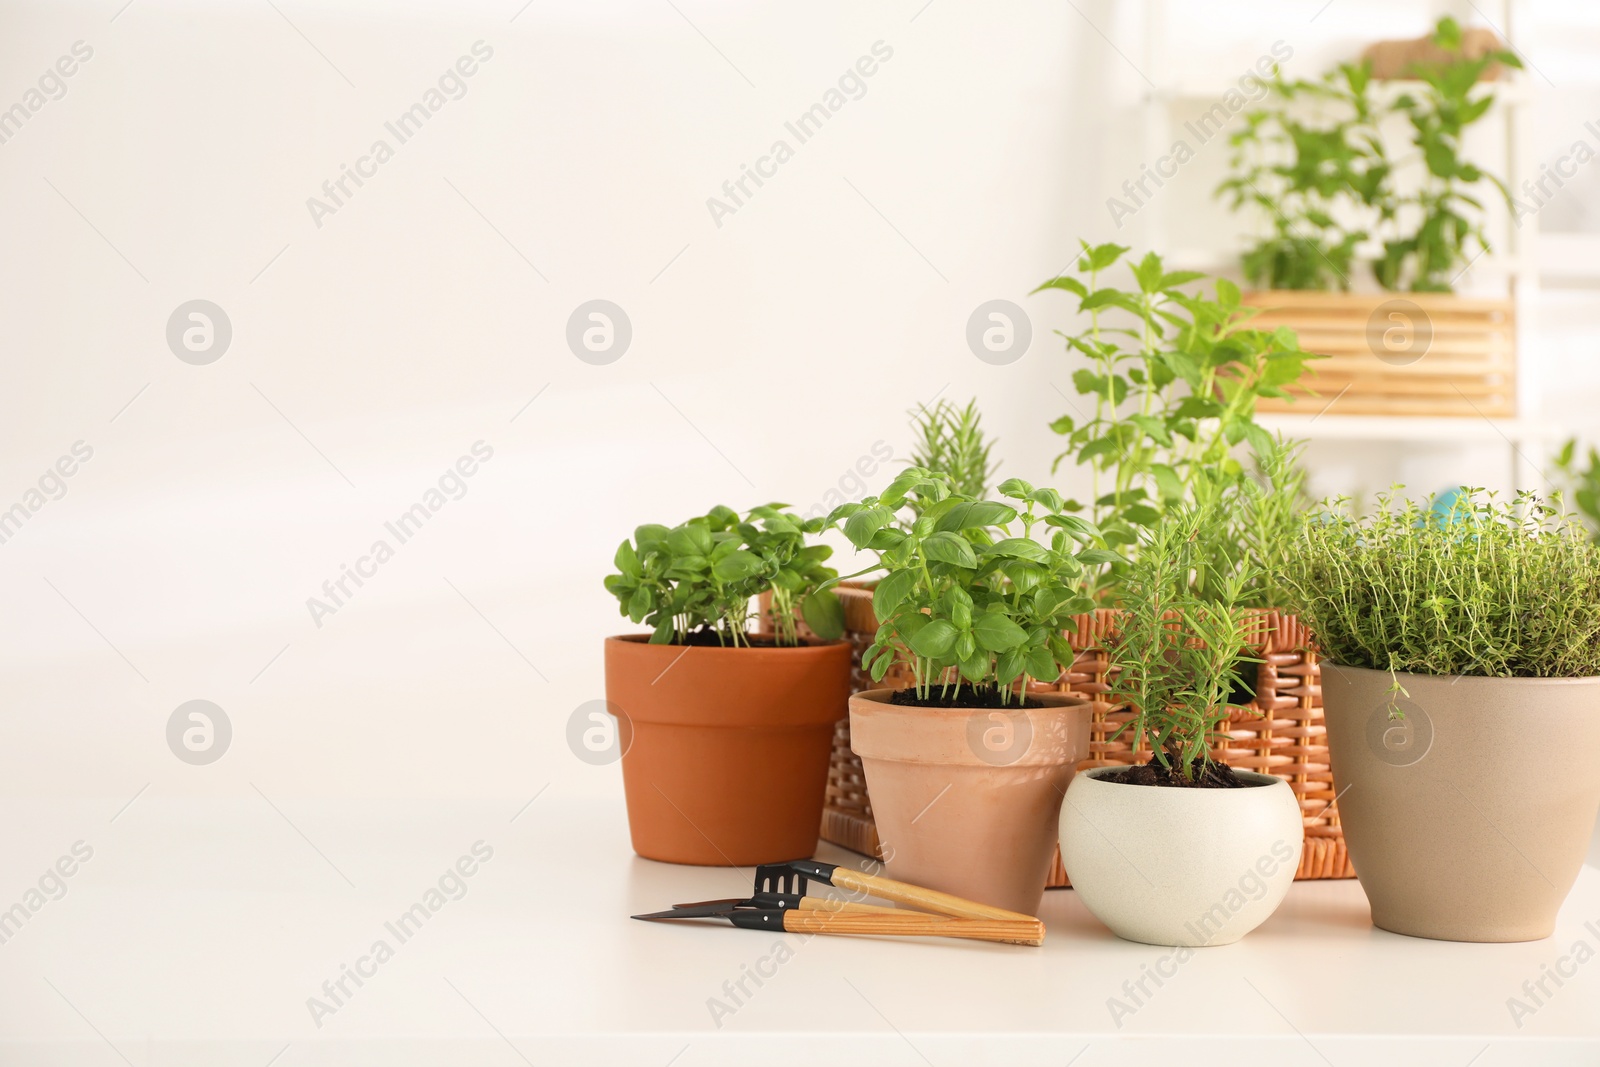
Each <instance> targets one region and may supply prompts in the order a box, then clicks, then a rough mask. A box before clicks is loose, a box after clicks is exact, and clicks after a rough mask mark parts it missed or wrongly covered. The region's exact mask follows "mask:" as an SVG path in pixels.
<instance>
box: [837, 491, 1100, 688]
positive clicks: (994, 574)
mask: <svg viewBox="0 0 1600 1067" xmlns="http://www.w3.org/2000/svg"><path fill="white" fill-rule="evenodd" d="M999 495H1000V497H1001V498H1002V499H1001V500H998V501H995V500H975V499H973V498H971V497H969V496H966V495H964V494H961V493H958V492H956V491H955V490H954V489H953V487H952V484H951V479H950V477H949V475H947V474H945V473H943V472H940V471H931V470H928V469H926V468H922V467H908V468H906V469H905V470H904V471H902V472H901V473H900V475H899V476H898V477H896V478H895V479H894V481H893V482H891V483H890V484H889V486H888V488H886V489H885V490H884V491H883V493H882V494H880V495H878V496H869V497H867V498H866V499H865V500H863V501H861V502H860V503H853V504H843V505H840V506H839V507H837V508H835V509H834V511H833V513H832V514H831V515H829V516H828V520H827V521H828V523H829V525H834V524H842V527H843V531H844V535H845V536H846V537H847V538H848V539H849V540H850V543H851V544H852V545H854V546H855V547H856V548H857V549H858V550H859V549H868V550H871V551H873V552H875V553H876V554H877V556H878V565H877V567H875V568H868V570H874V569H881V570H882V571H883V572H884V576H883V578H882V580H880V581H879V582H878V583H877V585H876V587H875V588H874V590H873V594H872V607H873V610H874V612H875V613H876V614H877V616H878V620H879V625H878V633H877V637H876V638H875V639H874V641H873V643H872V646H871V647H870V648H868V649H867V651H866V653H865V654H863V656H862V657H861V665H862V667H863V668H865V669H866V670H867V671H869V673H870V674H871V676H872V678H873V680H874V681H879V680H882V678H883V676H884V675H885V674H886V673H888V670H889V667H890V666H891V665H892V664H893V662H894V659H895V657H896V656H897V655H901V654H902V649H904V650H905V651H904V654H905V655H907V656H908V658H909V659H910V662H911V665H912V669H913V672H914V675H915V679H916V681H915V686H916V692H917V696H918V698H919V699H921V700H922V701H924V702H926V701H928V700H930V699H931V698H932V694H933V690H934V687H935V686H937V687H938V688H939V689H940V692H941V694H942V695H950V694H952V692H954V693H956V694H959V692H960V689H961V687H962V685H963V684H965V685H968V686H969V687H972V688H975V689H982V688H985V687H992V688H994V689H995V690H997V691H998V692H999V694H1000V700H1001V702H1002V703H1009V702H1010V701H1011V700H1012V699H1015V700H1016V701H1017V702H1019V703H1020V702H1021V701H1022V699H1023V694H1024V693H1025V692H1026V688H1027V682H1028V679H1030V678H1033V679H1037V680H1039V681H1047V682H1053V681H1055V680H1056V679H1057V678H1059V677H1060V676H1061V672H1062V670H1063V669H1065V668H1066V667H1067V666H1068V665H1070V664H1071V663H1072V661H1073V658H1074V655H1075V653H1074V652H1073V649H1072V646H1071V645H1070V644H1069V643H1068V642H1067V640H1066V638H1065V637H1063V636H1062V631H1063V630H1065V629H1067V628H1068V627H1069V626H1070V625H1072V617H1073V616H1074V615H1077V614H1080V613H1082V612H1084V611H1088V610H1090V609H1091V608H1092V607H1093V606H1094V602H1093V601H1092V600H1091V599H1090V598H1089V597H1088V596H1086V595H1085V594H1084V593H1083V591H1082V588H1081V583H1082V580H1083V578H1084V575H1085V574H1086V572H1087V571H1088V570H1089V569H1091V568H1093V567H1095V566H1097V565H1099V564H1103V563H1107V562H1110V561H1112V560H1115V559H1116V558H1117V557H1116V556H1115V554H1114V553H1111V552H1109V551H1107V550H1106V549H1105V548H1104V547H1103V544H1104V543H1103V540H1102V539H1101V537H1100V534H1099V531H1097V530H1096V529H1095V528H1094V526H1092V525H1091V524H1090V523H1088V522H1087V521H1085V520H1083V519H1081V518H1078V517H1077V516H1075V515H1070V514H1067V513H1066V511H1065V505H1064V502H1063V501H1062V499H1061V495H1060V494H1059V493H1057V492H1056V491H1055V490H1054V489H1036V488H1034V487H1033V486H1032V485H1030V484H1029V483H1027V482H1025V481H1022V480H1021V479H1020V478H1010V479H1007V480H1006V481H1005V482H1004V483H1002V484H1001V486H1000V488H999ZM902 509H908V510H910V511H911V512H912V513H913V515H915V518H914V519H912V520H910V521H908V522H907V521H901V520H899V519H898V515H897V513H899V512H900V511H901V510H902ZM1036 533H1037V534H1041V535H1047V539H1043V540H1041V539H1040V538H1039V537H1037V536H1036ZM862 573H865V572H862Z"/></svg>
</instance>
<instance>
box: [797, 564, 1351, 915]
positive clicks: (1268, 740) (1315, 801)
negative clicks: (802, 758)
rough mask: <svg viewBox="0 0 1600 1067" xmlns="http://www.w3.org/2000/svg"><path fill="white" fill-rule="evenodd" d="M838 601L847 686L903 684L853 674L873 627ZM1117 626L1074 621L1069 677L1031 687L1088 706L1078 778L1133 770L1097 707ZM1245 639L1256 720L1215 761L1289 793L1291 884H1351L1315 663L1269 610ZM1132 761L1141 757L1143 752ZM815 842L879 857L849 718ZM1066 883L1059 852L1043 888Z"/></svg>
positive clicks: (1110, 615)
mask: <svg viewBox="0 0 1600 1067" xmlns="http://www.w3.org/2000/svg"><path fill="white" fill-rule="evenodd" d="M837 592H838V594H839V598H840V600H841V601H843V603H844V605H845V628H846V636H847V637H849V639H850V641H851V643H852V644H853V645H854V646H855V647H854V652H855V660H856V664H857V667H856V671H855V676H854V680H853V681H854V685H855V687H856V688H857V690H861V689H871V688H878V687H883V686H893V685H905V684H910V678H909V677H908V676H905V675H903V674H897V673H896V672H902V671H903V668H901V667H900V666H899V665H898V664H897V665H896V666H895V667H893V668H891V673H890V676H886V677H885V678H884V680H883V681H881V682H873V681H872V680H871V679H870V678H868V677H867V676H866V675H865V674H864V673H863V672H862V671H861V669H860V662H861V653H862V652H863V651H865V650H866V648H867V647H868V646H869V645H871V644H872V639H873V635H874V633H875V632H876V631H877V628H878V624H877V619H876V618H875V617H874V616H873V614H872V592H871V590H869V589H864V588H862V587H861V586H859V585H844V586H841V587H840V588H839V589H838V590H837ZM1115 619H1116V613H1115V612H1112V611H1105V610H1101V611H1096V612H1094V613H1092V614H1089V615H1080V616H1079V617H1078V624H1077V627H1076V629H1075V630H1074V632H1072V633H1071V634H1069V635H1068V637H1069V638H1070V639H1071V641H1072V645H1073V647H1074V648H1075V649H1077V650H1078V657H1077V659H1076V660H1075V661H1074V662H1073V664H1072V669H1071V670H1070V671H1068V672H1067V673H1066V674H1065V675H1063V676H1062V677H1061V678H1060V679H1059V680H1058V681H1057V682H1056V683H1055V684H1054V685H1047V686H1036V688H1043V689H1057V690H1061V691H1064V692H1072V693H1078V694H1081V695H1083V696H1086V697H1089V698H1090V699H1091V700H1092V701H1093V703H1094V711H1093V718H1092V719H1091V721H1090V727H1089V758H1088V759H1086V760H1084V761H1083V762H1082V763H1080V764H1079V765H1078V769H1079V770H1087V769H1088V768H1090V767H1104V766H1108V765H1113V764H1128V763H1132V762H1134V754H1133V748H1132V745H1133V738H1132V737H1129V736H1126V735H1124V736H1122V737H1118V738H1115V739H1112V738H1111V736H1110V735H1111V734H1113V733H1115V732H1116V730H1117V728H1118V727H1119V726H1120V725H1121V724H1122V723H1124V722H1126V721H1127V720H1128V717H1129V715H1128V713H1127V712H1123V711H1116V710H1113V708H1112V706H1111V705H1110V704H1107V703H1106V702H1105V701H1104V700H1102V699H1100V698H1101V696H1102V695H1103V694H1104V693H1105V692H1106V691H1107V688H1108V686H1107V685H1106V673H1107V671H1108V670H1109V663H1108V662H1107V659H1106V655H1105V652H1104V651H1103V650H1102V648H1101V647H1100V646H1101V644H1102V642H1103V641H1104V639H1105V637H1106V636H1107V635H1108V633H1109V632H1110V628H1111V627H1112V626H1113V624H1114V622H1115ZM1250 633H1251V649H1252V654H1253V655H1255V656H1258V657H1259V658H1260V659H1261V660H1262V663H1261V664H1260V665H1259V667H1258V670H1257V673H1256V695H1255V700H1254V701H1253V702H1252V707H1254V708H1257V709H1259V710H1260V711H1261V712H1262V714H1261V715H1259V716H1256V715H1250V714H1247V713H1245V712H1237V713H1235V715H1234V718H1233V719H1232V720H1231V721H1230V722H1229V724H1228V728H1227V738H1228V740H1227V742H1226V744H1222V745H1219V746H1217V748H1216V749H1214V750H1213V755H1214V757H1215V758H1217V759H1219V760H1221V761H1223V762H1225V763H1227V764H1228V765H1229V766H1231V767H1235V768H1237V769H1239V770H1251V771H1261V772H1263V773H1267V774H1274V775H1277V776H1278V777H1279V778H1282V779H1284V780H1286V781H1287V782H1288V783H1289V785H1290V788H1292V789H1293V790H1294V792H1295V795H1296V797H1297V798H1298V799H1299V801H1300V811H1301V814H1302V816H1303V818H1304V821H1305V848H1304V850H1303V851H1302V852H1301V855H1300V869H1299V870H1298V871H1297V872H1296V873H1295V877H1296V878H1353V877H1355V870H1354V868H1352V867H1351V866H1350V858H1349V856H1348V854H1347V853H1346V852H1345V846H1344V834H1343V832H1342V831H1341V830H1340V829H1339V812H1338V809H1337V808H1336V807H1335V806H1334V790H1333V771H1332V769H1331V768H1330V767H1329V764H1328V744H1327V739H1326V730H1325V728H1324V727H1323V724H1322V686H1321V671H1320V670H1319V669H1318V667H1317V657H1316V654H1315V653H1313V652H1306V651H1303V649H1304V648H1305V647H1306V646H1307V645H1308V644H1309V643H1310V638H1309V635H1308V634H1307V633H1306V630H1305V627H1304V626H1303V625H1301V623H1300V620H1299V619H1298V618H1297V617H1295V616H1294V615H1289V614H1285V613H1283V612H1277V611H1263V612H1257V613H1254V614H1253V616H1252V619H1251V626H1250ZM1140 758H1141V759H1147V758H1149V753H1148V751H1146V752H1144V753H1141V756H1140ZM822 837H823V839H824V840H826V841H831V842H833V843H834V844H836V845H843V846H844V847H845V848H848V849H853V850H855V851H856V852H862V853H865V854H866V855H869V856H875V857H880V858H881V856H880V851H879V841H878V831H877V828H876V827H875V826H874V825H873V821H872V802H871V800H870V799H869V798H868V796H867V783H866V778H865V776H864V775H863V774H862V770H861V760H860V758H859V757H857V756H856V754H855V753H854V752H852V751H851V750H850V720H848V719H841V720H840V721H839V724H838V726H837V727H836V728H835V730H834V735H833V760H832V763H831V764H830V766H829V768H828V794H827V802H826V804H825V806H824V808H823V812H822ZM1070 884H1071V883H1070V882H1069V881H1068V880H1067V872H1066V870H1065V869H1063V868H1062V866H1061V856H1060V853H1059V852H1058V853H1057V855H1056V858H1055V861H1054V863H1053V864H1052V866H1051V871H1050V877H1049V880H1048V881H1047V882H1046V885H1049V886H1052V887H1054V886H1065V885H1070Z"/></svg>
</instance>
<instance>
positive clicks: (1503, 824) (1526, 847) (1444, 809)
mask: <svg viewBox="0 0 1600 1067" xmlns="http://www.w3.org/2000/svg"><path fill="white" fill-rule="evenodd" d="M1397 677H1398V680H1399V682H1400V684H1401V686H1403V687H1404V688H1405V690H1406V692H1407V694H1409V695H1408V696H1405V697H1399V698H1398V701H1397V703H1398V706H1399V708H1400V710H1401V711H1402V713H1403V715H1404V717H1403V718H1400V719H1394V718H1391V716H1390V713H1389V706H1390V697H1389V689H1390V686H1391V684H1392V681H1391V677H1390V674H1389V672H1388V671H1373V670H1365V669H1362V668H1357V667H1340V666H1336V665H1334V664H1331V663H1324V664H1323V666H1322V700H1323V704H1324V706H1325V713H1326V715H1327V724H1328V747H1329V750H1330V752H1331V756H1332V763H1333V775H1334V785H1335V787H1336V788H1337V789H1338V796H1339V811H1340V813H1341V822H1342V824H1343V826H1344V836H1345V843H1346V845H1347V846H1348V847H1349V850H1350V860H1351V863H1353V864H1354V866H1355V869H1356V876H1357V877H1358V878H1360V879H1361V887H1362V888H1363V889H1365V890H1366V893H1367V899H1368V900H1369V901H1371V903H1372V921H1373V923H1375V924H1376V925H1377V926H1380V927H1382V928H1383V929H1385V930H1392V931H1394V932H1395V933H1399V934H1410V935H1412V936H1414V937H1432V938H1440V939H1443V940H1449V941H1531V940H1535V939H1537V938H1542V937H1548V936H1549V935H1550V933H1551V931H1552V930H1553V929H1554V928H1555V920H1556V912H1557V910H1559V909H1560V907H1561V902H1562V901H1563V900H1565V899H1566V896H1567V893H1568V891H1569V890H1571V889H1572V883H1573V882H1574V881H1575V880H1576V879H1577V876H1578V870H1579V868H1580V867H1582V865H1583V858H1584V852H1585V850H1586V849H1587V847H1588V843H1589V833H1590V830H1591V828H1592V827H1593V826H1594V821H1595V812H1596V810H1597V808H1600V678H1483V677H1471V676H1462V677H1455V678H1451V677H1436V676H1432V675H1420V674H1400V675H1398V676H1397Z"/></svg>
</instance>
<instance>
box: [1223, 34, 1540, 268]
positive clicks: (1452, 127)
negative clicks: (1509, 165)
mask: <svg viewBox="0 0 1600 1067" xmlns="http://www.w3.org/2000/svg"><path fill="white" fill-rule="evenodd" d="M1434 43H1435V44H1437V45H1438V46H1439V47H1440V48H1442V49H1444V50H1445V51H1446V53H1447V54H1448V55H1449V59H1448V60H1447V61H1446V62H1444V63H1442V64H1435V65H1431V66H1425V67H1416V68H1414V69H1413V70H1412V71H1410V72H1409V73H1410V74H1411V76H1412V77H1414V78H1415V79H1416V80H1417V81H1418V82H1419V83H1420V84H1421V88H1420V90H1419V91H1417V92H1402V93H1400V94H1399V95H1397V96H1395V97H1394V98H1393V99H1392V101H1391V102H1389V103H1383V102H1381V101H1380V100H1379V99H1378V96H1377V94H1375V92H1374V88H1375V83H1374V82H1373V79H1372V75H1371V68H1370V65H1368V64H1366V63H1362V64H1360V65H1351V64H1340V65H1339V66H1338V67H1337V68H1336V69H1334V70H1332V71H1330V72H1328V73H1326V74H1324V75H1323V76H1322V77H1321V78H1319V79H1316V80H1304V79H1297V80H1292V81H1291V80H1287V79H1285V78H1283V76H1282V75H1281V74H1278V75H1277V76H1276V77H1275V78H1274V80H1273V81H1272V82H1271V83H1270V84H1269V86H1268V88H1269V92H1270V104H1269V106H1267V107H1264V108H1259V109H1256V110H1253V111H1250V112H1248V113H1246V115H1245V125H1244V128H1243V129H1241V130H1239V131H1238V132H1236V133H1234V134H1233V135H1232V137H1231V138H1230V141H1231V143H1232V145H1233V150H1234V151H1233V157H1232V159H1231V167H1232V174H1231V175H1230V177H1229V178H1227V179H1226V180H1225V181H1223V182H1222V183H1221V184H1220V185H1219V186H1218V187H1217V194H1218V195H1219V196H1224V197H1226V198H1227V199H1228V201H1229V205H1230V206H1231V207H1232V208H1233V209H1234V210H1235V211H1239V210H1243V209H1246V208H1252V207H1253V208H1259V209H1261V210H1262V211H1263V212H1264V213H1265V214H1266V215H1267V216H1268V217H1270V218H1271V220H1272V222H1271V227H1272V229H1271V233H1270V234H1269V235H1268V236H1265V237H1262V238H1261V239H1260V240H1258V241H1257V242H1256V244H1254V245H1253V246H1251V248H1250V249H1248V250H1247V251H1246V252H1245V255H1244V260H1243V267H1244V272H1245V276H1246V277H1247V278H1249V280H1250V283H1251V284H1252V285H1257V286H1266V287H1268V288H1273V289H1333V288H1338V289H1348V288H1349V287H1350V282H1351V276H1352V275H1353V274H1354V270H1353V266H1354V257H1355V255H1356V251H1357V246H1358V245H1359V244H1360V243H1361V242H1363V241H1366V240H1368V239H1369V238H1371V239H1377V240H1380V241H1381V242H1382V247H1383V254H1382V256H1380V257H1379V258H1377V259H1376V260H1374V261H1373V262H1372V270H1373V276H1374V278H1375V279H1376V280H1377V282H1378V284H1379V285H1381V286H1382V287H1383V288H1385V289H1410V290H1413V291H1426V292H1449V291H1450V286H1451V282H1452V281H1453V279H1454V277H1455V276H1456V275H1457V274H1458V273H1459V272H1460V271H1461V270H1462V269H1464V268H1465V267H1466V265H1467V264H1468V263H1470V262H1471V261H1472V259H1473V258H1475V256H1476V255H1478V254H1481V252H1483V251H1487V250H1488V248H1489V244H1488V240H1487V238H1486V236H1485V234H1484V230H1483V204H1482V202H1481V201H1479V200H1478V199H1477V198H1476V197H1475V196H1473V195H1472V193H1471V192H1470V191H1469V190H1470V189H1471V188H1472V187H1473V186H1476V185H1478V184H1479V183H1481V182H1485V181H1487V182H1489V183H1490V184H1491V185H1493V186H1494V187H1495V188H1497V189H1499V191H1500V193H1501V195H1502V196H1505V197H1507V199H1508V202H1509V193H1508V192H1507V190H1506V188H1505V185H1504V184H1503V183H1502V182H1501V181H1500V179H1499V178H1496V177H1495V176H1493V175H1492V174H1489V173H1488V172H1486V171H1484V170H1483V169H1481V168H1480V167H1479V166H1478V165H1477V164H1475V163H1472V162H1470V161H1468V160H1466V159H1464V158H1463V157H1462V154H1461V150H1462V139H1463V135H1464V134H1465V131H1466V130H1467V128H1468V127H1470V126H1472V125H1473V124H1474V123H1477V122H1479V121H1481V120H1482V119H1483V118H1484V116H1485V115H1487V113H1488V111H1489V109H1490V107H1491V106H1492V105H1493V103H1494V89H1493V88H1492V86H1490V85H1488V84H1486V83H1481V82H1480V81H1479V78H1480V77H1481V75H1482V74H1483V73H1484V71H1485V70H1486V69H1487V68H1488V67H1489V66H1491V65H1493V64H1502V65H1504V66H1507V67H1521V66H1522V63H1521V61H1520V60H1518V59H1517V57H1516V56H1515V55H1513V54H1512V53H1510V52H1505V51H1497V52H1491V53H1489V54H1488V55H1485V56H1483V57H1481V58H1478V59H1468V58H1466V57H1465V56H1464V55H1463V54H1462V51H1461V27H1460V25H1459V24H1458V23H1456V21H1455V20H1454V19H1452V18H1449V17H1446V18H1443V19H1440V20H1439V23H1438V25H1437V26H1436V28H1435V31H1434ZM1391 117H1403V119H1404V120H1405V121H1406V122H1407V123H1408V124H1409V127H1410V132H1411V143H1412V146H1413V147H1414V148H1415V149H1416V155H1415V157H1414V158H1408V159H1399V160H1395V159H1391V158H1390V156H1389V154H1388V152H1387V150H1386V147H1385V143H1384V138H1383V134H1382V127H1383V125H1384V123H1385V121H1386V120H1388V119H1390V118H1391ZM1412 167H1415V168H1416V169H1418V170H1420V172H1421V180H1420V182H1419V183H1418V185H1417V188H1416V190H1415V192H1411V193H1402V192H1401V191H1400V189H1399V187H1398V184H1397V180H1396V179H1397V177H1398V176H1399V175H1401V174H1403V173H1404V172H1405V171H1406V170H1407V169H1410V168H1412ZM1469 248H1470V251H1469Z"/></svg>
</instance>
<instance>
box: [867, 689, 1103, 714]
mask: <svg viewBox="0 0 1600 1067" xmlns="http://www.w3.org/2000/svg"><path fill="white" fill-rule="evenodd" d="M903 688H910V687H909V686H905V687H903ZM898 692H900V690H899V689H890V688H887V687H885V688H883V689H863V690H861V691H860V692H859V693H851V694H850V699H851V700H852V701H854V700H869V701H871V702H872V703H874V704H882V705H883V706H884V707H886V708H890V709H892V710H894V711H905V712H917V711H927V712H957V713H963V714H971V713H972V712H974V711H1042V710H1045V709H1047V708H1075V707H1078V706H1080V705H1089V704H1092V703H1093V701H1091V700H1090V699H1089V698H1088V697H1085V696H1080V695H1079V694H1077V693H1029V694H1027V696H1028V699H1029V700H1037V701H1039V702H1041V703H1042V704H1044V708H1022V707H1021V706H1020V705H1017V704H1008V705H1006V707H1004V708H930V707H925V706H923V705H920V704H891V703H889V696H890V694H893V693H898Z"/></svg>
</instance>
